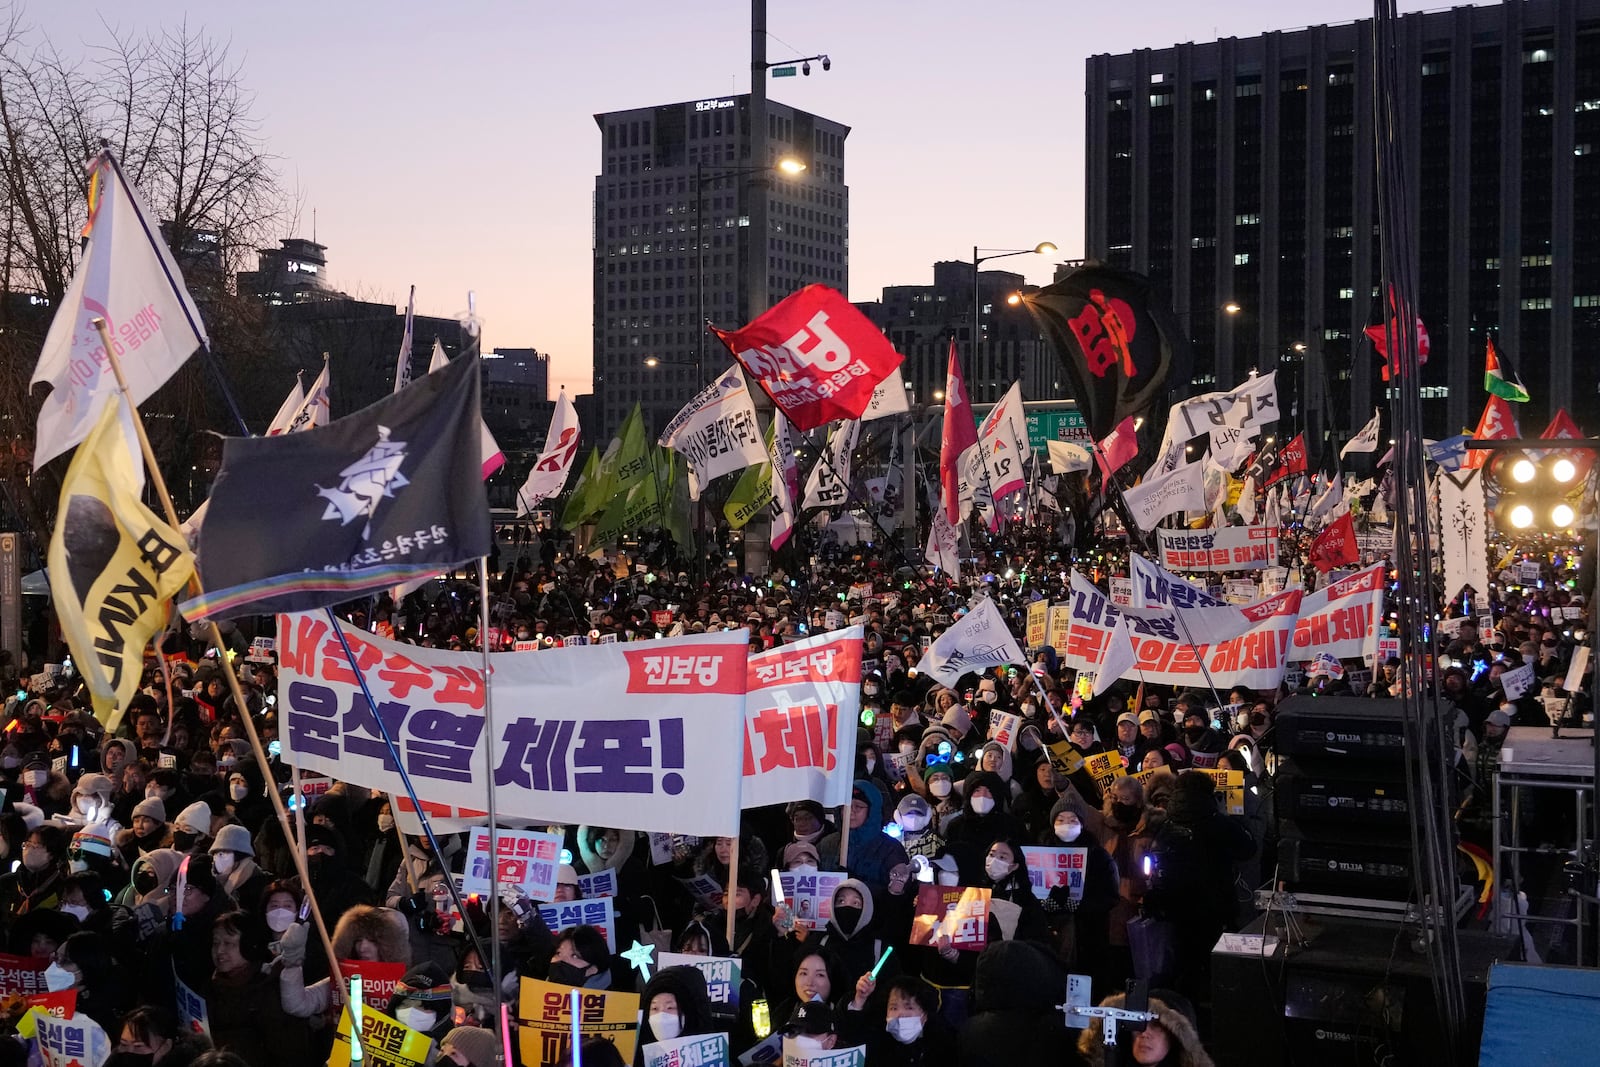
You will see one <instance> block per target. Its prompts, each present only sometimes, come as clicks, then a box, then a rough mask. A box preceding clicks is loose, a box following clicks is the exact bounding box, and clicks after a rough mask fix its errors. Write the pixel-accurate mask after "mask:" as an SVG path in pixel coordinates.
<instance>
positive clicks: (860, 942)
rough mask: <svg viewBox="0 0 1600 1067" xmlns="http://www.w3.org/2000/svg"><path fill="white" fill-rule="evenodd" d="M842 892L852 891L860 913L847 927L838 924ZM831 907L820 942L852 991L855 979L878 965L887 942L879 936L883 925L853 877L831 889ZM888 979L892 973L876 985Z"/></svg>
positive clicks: (870, 896)
mask: <svg viewBox="0 0 1600 1067" xmlns="http://www.w3.org/2000/svg"><path fill="white" fill-rule="evenodd" d="M846 889H854V890H855V891H856V892H857V893H859V894H860V895H861V914H860V916H858V917H857V918H855V920H854V921H853V922H850V923H848V924H846V923H843V922H841V921H840V918H839V894H840V893H841V892H843V891H844V890H846ZM832 904H833V911H832V914H833V918H831V919H829V920H828V925H827V926H826V927H825V928H824V929H823V932H822V938H821V943H822V945H823V946H824V947H826V948H828V949H831V950H832V951H833V954H834V957H835V958H836V959H837V960H838V961H839V967H840V968H841V969H842V970H843V971H844V972H845V975H846V978H847V979H848V984H849V987H850V989H851V990H852V991H853V990H854V989H855V984H856V982H857V980H859V979H860V977H861V976H862V975H864V974H866V973H867V972H868V971H870V970H872V965H873V964H875V963H877V962H878V957H879V956H881V955H883V950H884V948H885V947H886V946H887V945H888V944H889V943H890V942H889V941H888V940H886V939H885V937H884V936H883V924H882V923H881V922H880V921H879V920H878V915H877V903H876V901H874V900H873V893H872V890H871V889H870V888H869V887H868V886H867V884H866V883H865V882H862V881H861V880H859V879H856V878H846V879H845V880H844V881H842V882H840V883H839V884H838V885H836V886H834V888H833V895H832ZM890 962H891V963H893V957H890ZM892 977H894V972H893V971H890V972H889V973H888V974H880V975H879V976H878V978H879V982H880V983H882V982H886V981H888V979H890V978H892ZM852 995H853V992H852ZM847 999H848V998H847Z"/></svg>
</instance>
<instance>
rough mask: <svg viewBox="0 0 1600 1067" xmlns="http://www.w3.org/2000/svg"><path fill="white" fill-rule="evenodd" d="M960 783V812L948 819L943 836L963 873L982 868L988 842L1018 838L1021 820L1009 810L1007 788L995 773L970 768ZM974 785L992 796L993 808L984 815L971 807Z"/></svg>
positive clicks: (1020, 831)
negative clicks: (961, 786) (961, 787)
mask: <svg viewBox="0 0 1600 1067" xmlns="http://www.w3.org/2000/svg"><path fill="white" fill-rule="evenodd" d="M963 786H964V788H963V790H962V792H963V795H964V799H963V800H962V806H961V814H960V815H957V816H956V817H955V818H954V819H952V820H950V825H949V826H948V827H946V828H945V830H944V838H945V842H946V844H947V845H948V847H949V851H950V852H951V854H952V855H954V856H955V857H956V862H957V863H959V864H960V865H961V869H962V872H963V874H964V875H965V874H966V873H967V872H968V871H970V870H982V869H983V858H984V856H985V855H986V854H987V853H988V851H989V846H990V845H992V844H994V843H995V842H996V841H1020V840H1022V838H1023V836H1024V831H1023V828H1022V823H1021V822H1019V821H1018V820H1017V818H1016V817H1015V816H1013V815H1012V814H1011V789H1010V787H1009V786H1008V785H1007V784H1006V783H1005V781H1004V780H1003V779H1001V777H1000V776H999V775H998V774H995V773H994V772H993V771H974V772H972V773H971V774H969V775H967V779H966V781H965V783H963ZM978 786H986V787H987V788H988V790H989V794H990V796H992V797H994V808H993V810H991V811H990V812H989V814H987V815H979V814H978V813H977V812H975V811H973V810H972V792H973V790H974V789H976V788H977V787H978ZM963 884H971V883H970V882H963Z"/></svg>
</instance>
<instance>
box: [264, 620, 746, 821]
mask: <svg viewBox="0 0 1600 1067" xmlns="http://www.w3.org/2000/svg"><path fill="white" fill-rule="evenodd" d="M341 629H342V630H343V633H344V636H345V638H346V640H348V641H349V643H350V646H351V651H352V652H353V653H354V655H355V658H356V663H357V665H358V666H359V667H360V669H361V672H362V674H363V676H364V677H365V679H366V683H367V685H368V686H369V687H370V688H371V690H372V695H373V699H374V700H376V701H377V703H378V716H379V717H381V720H382V722H383V725H384V726H385V727H386V728H387V729H388V732H389V733H390V735H391V736H392V737H393V738H394V741H395V744H396V746H397V747H398V749H399V751H400V753H401V758H402V759H404V760H405V761H406V770H407V771H408V772H409V773H410V776H411V781H412V783H413V784H414V785H415V786H416V788H417V791H418V795H419V796H420V798H421V799H422V800H424V801H427V802H430V803H437V804H449V805H458V806H477V805H481V804H482V803H483V802H484V799H485V793H486V791H487V790H488V789H490V788H493V789H494V790H495V798H496V802H497V806H498V811H499V814H500V815H501V817H503V818H516V819H529V820H538V821H541V822H556V823H566V824H570V825H586V824H588V825H603V826H626V827H629V828H632V829H639V830H663V831H672V832H677V833H691V834H698V835H703V836H712V835H732V834H736V833H738V827H739V822H738V819H739V793H740V783H739V778H740V773H739V770H740V752H739V748H740V734H741V729H740V724H741V723H742V721H743V718H744V693H745V677H746V671H745V660H746V658H747V656H748V635H747V634H746V632H745V631H743V630H734V631H727V632H718V633H707V634H693V635H690V636H687V637H680V638H668V639H666V640H662V641H639V642H630V643H627V644H613V645H591V646H587V647H582V648H560V649H547V650H545V651H542V652H540V653H539V654H538V655H536V656H532V655H522V656H519V655H515V654H513V655H509V656H502V657H500V658H499V660H498V662H497V663H496V664H495V674H494V685H495V694H496V698H497V700H498V701H499V706H500V707H502V708H510V709H514V710H513V711H512V712H510V713H509V714H505V715H503V716H501V717H498V718H497V720H496V731H497V733H498V734H499V736H498V737H495V738H493V739H492V740H491V743H490V744H489V745H488V746H487V747H488V748H489V749H491V750H492V755H489V754H486V753H485V747H486V746H485V745H484V744H483V743H482V741H483V738H482V734H483V727H484V714H483V709H484V682H483V667H482V656H481V655H479V654H477V653H467V652H449V651H442V650H439V649H429V648H422V647H420V646H416V645H402V644H398V643H396V642H393V641H387V640H384V639H383V638H379V637H374V636H372V635H371V634H367V633H365V632H363V631H361V630H359V629H356V628H354V627H351V626H348V625H345V624H341ZM278 646H279V661H280V664H281V677H280V684H279V689H278V691H279V694H280V700H279V704H278V711H279V713H280V714H281V715H283V716H284V723H285V729H284V730H283V735H282V741H283V755H284V759H285V760H287V761H290V762H293V763H294V764H296V765H297V766H299V767H301V768H303V769H309V770H314V771H320V772H323V773H326V774H331V775H334V776H336V777H337V778H339V779H340V780H341V781H345V782H350V783H352V784H355V785H361V786H366V787H367V788H370V789H377V790H381V791H383V792H386V793H390V794H396V793H403V792H404V786H403V785H402V784H401V781H400V776H399V774H398V772H397V770H396V769H395V768H393V767H392V766H391V765H390V763H389V753H388V750H387V747H386V746H385V745H384V742H383V739H382V736H381V733H380V731H379V729H378V719H377V718H374V716H373V713H372V711H371V709H370V707H369V705H368V703H367V701H366V699H365V697H364V696H363V695H362V693H361V690H360V686H359V684H358V679H357V678H356V676H355V674H354V673H353V672H352V671H351V669H350V664H349V662H348V661H347V660H346V658H345V655H344V652H343V650H342V649H341V647H340V643H339V640H338V638H337V636H336V635H335V634H334V633H333V631H332V628H331V624H330V623H329V622H328V621H327V619H326V618H323V617H321V616H318V615H311V614H305V613H300V614H294V615H283V616H279V620H278ZM691 753H692V754H693V755H694V758H695V768H694V773H693V774H690V773H688V764H687V759H688V756H689V755H690V754H691Z"/></svg>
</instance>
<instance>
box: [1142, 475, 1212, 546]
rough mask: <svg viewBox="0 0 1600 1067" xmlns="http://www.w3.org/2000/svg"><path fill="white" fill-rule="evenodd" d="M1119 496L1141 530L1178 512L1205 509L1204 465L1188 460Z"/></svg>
mask: <svg viewBox="0 0 1600 1067" xmlns="http://www.w3.org/2000/svg"><path fill="white" fill-rule="evenodd" d="M1122 497H1123V499H1124V500H1126V501H1127V503H1128V510H1129V511H1131V512H1132V513H1133V519H1134V521H1135V522H1137V523H1138V524H1139V529H1141V530H1146V531H1149V530H1154V529H1155V528H1156V523H1158V522H1160V521H1161V520H1162V519H1164V518H1166V517H1167V516H1168V515H1171V514H1173V513H1174V512H1178V511H1205V510H1206V486H1205V469H1204V464H1201V463H1190V464H1187V465H1185V466H1182V467H1179V468H1178V469H1177V470H1175V471H1173V472H1172V473H1170V474H1157V475H1155V476H1153V477H1149V478H1146V479H1145V480H1144V481H1142V482H1140V483H1139V484H1138V485H1136V486H1134V487H1133V488H1132V489H1126V490H1123V493H1122Z"/></svg>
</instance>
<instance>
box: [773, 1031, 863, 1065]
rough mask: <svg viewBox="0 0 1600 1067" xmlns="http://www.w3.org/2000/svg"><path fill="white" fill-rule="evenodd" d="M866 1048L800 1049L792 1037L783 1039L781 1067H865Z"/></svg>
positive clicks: (856, 1046) (853, 1046) (857, 1046)
mask: <svg viewBox="0 0 1600 1067" xmlns="http://www.w3.org/2000/svg"><path fill="white" fill-rule="evenodd" d="M866 1064H867V1046H865V1045H852V1046H850V1047H849V1048H833V1049H823V1050H820V1051H819V1050H817V1049H807V1048H801V1047H800V1045H799V1044H798V1043H797V1042H796V1041H795V1039H794V1038H792V1037H786V1038H784V1039H783V1067H866Z"/></svg>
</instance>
